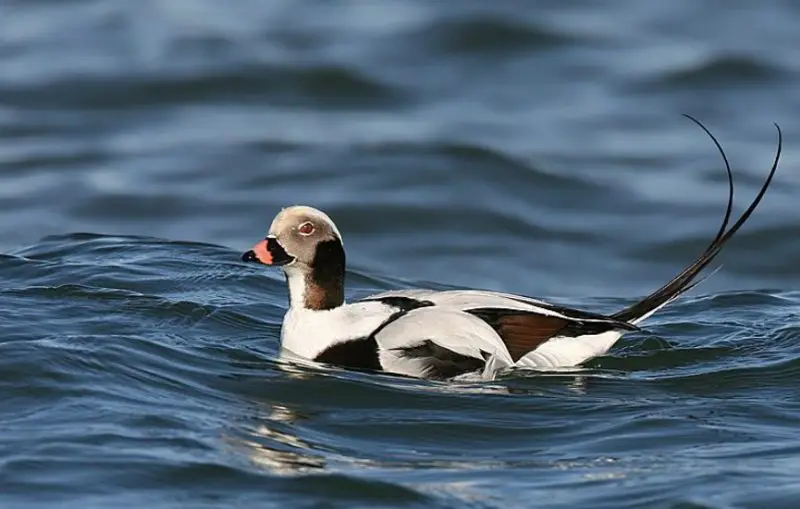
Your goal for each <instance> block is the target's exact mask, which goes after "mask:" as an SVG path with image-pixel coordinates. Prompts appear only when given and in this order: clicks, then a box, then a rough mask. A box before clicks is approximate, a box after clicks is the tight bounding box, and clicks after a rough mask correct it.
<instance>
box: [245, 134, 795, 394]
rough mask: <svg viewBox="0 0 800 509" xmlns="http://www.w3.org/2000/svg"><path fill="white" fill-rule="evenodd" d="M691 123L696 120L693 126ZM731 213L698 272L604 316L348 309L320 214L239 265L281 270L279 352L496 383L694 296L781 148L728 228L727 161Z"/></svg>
mask: <svg viewBox="0 0 800 509" xmlns="http://www.w3.org/2000/svg"><path fill="white" fill-rule="evenodd" d="M692 120H694V119H692ZM696 123H698V125H700V127H701V128H702V129H703V130H704V131H705V132H706V133H707V134H708V135H709V136H710V137H711V139H712V140H713V141H714V143H715V144H716V146H717V149H718V150H719V152H720V154H721V155H722V157H723V160H724V162H725V168H726V171H727V174H728V184H729V186H728V187H729V192H728V204H727V210H726V212H725V216H724V219H723V222H722V225H721V226H720V228H719V230H718V231H717V234H716V236H715V237H714V239H713V240H712V241H711V243H710V244H709V245H708V247H707V248H706V249H705V251H703V253H702V254H701V255H700V256H699V258H697V259H696V260H695V261H694V262H693V263H691V264H690V265H688V266H687V267H686V268H685V269H684V270H683V271H681V272H680V273H679V274H678V275H677V276H675V277H674V278H673V279H672V280H670V281H669V282H668V283H666V284H665V285H664V286H662V287H661V288H659V289H657V290H655V291H654V292H653V293H651V294H650V295H648V296H646V297H645V298H643V299H642V300H640V301H639V302H636V303H635V304H633V305H631V306H628V307H626V308H625V309H621V310H619V311H617V312H616V313H613V314H610V315H604V314H599V313H594V312H591V311H584V310H579V309H572V308H569V307H565V306H559V305H556V304H552V303H549V302H546V301H544V300H540V299H534V298H530V297H525V296H521V295H512V294H508V293H501V292H493V291H485V290H449V291H436V290H429V289H410V290H395V291H387V292H383V293H378V294H375V295H372V296H369V297H367V298H364V299H361V300H358V301H356V302H349V303H348V302H346V301H345V250H344V243H343V241H342V235H341V233H340V232H339V229H338V228H337V227H336V224H335V223H334V222H333V220H332V219H331V218H330V217H329V216H328V215H327V214H325V213H324V212H322V211H320V210H317V209H315V208H312V207H309V206H292V207H288V208H284V209H282V210H281V211H280V212H279V213H278V215H277V216H276V217H275V218H274V220H273V221H272V225H271V226H270V228H269V234H268V235H267V236H266V238H265V239H264V240H261V241H260V242H258V243H257V244H256V245H255V246H254V247H253V248H252V249H251V250H249V251H247V252H245V253H244V254H243V256H242V260H243V261H246V262H257V263H262V264H264V265H269V266H279V267H281V268H282V269H283V271H284V273H285V276H286V280H287V283H288V287H289V309H288V311H287V312H286V315H285V317H284V320H283V325H282V328H281V345H282V350H284V351H285V352H286V353H289V354H290V355H291V354H293V355H295V356H300V357H301V358H305V359H309V360H313V361H316V362H319V363H325V364H331V365H336V366H340V367H344V368H351V369H359V370H375V371H383V372H387V373H393V374H398V375H406V376H411V377H419V378H428V379H449V378H453V377H457V376H460V375H470V376H471V375H478V376H480V377H482V378H484V379H492V378H494V377H495V376H496V375H497V374H498V373H500V372H502V371H503V370H506V369H508V368H515V367H523V368H533V369H538V370H548V369H553V368H565V367H574V366H578V365H580V364H581V363H584V362H586V361H587V360H590V359H592V358H594V357H597V356H600V355H603V354H605V353H606V352H607V351H608V350H609V349H610V348H611V347H612V346H613V345H614V344H615V343H616V342H617V341H618V340H619V339H620V337H622V335H623V334H625V333H627V332H630V331H634V330H637V329H638V328H639V327H638V325H639V324H640V323H641V322H642V321H643V320H645V319H646V318H647V317H649V316H650V315H652V314H653V313H655V312H656V311H658V310H659V309H661V308H662V307H663V306H665V305H667V304H669V303H670V302H672V301H674V300H675V299H676V298H678V297H679V296H680V295H682V294H684V293H685V292H687V291H689V290H690V289H692V288H693V287H694V286H695V285H697V284H698V283H699V282H701V281H702V280H703V279H704V278H701V279H697V277H698V275H699V274H700V273H701V271H702V270H703V269H704V268H706V267H707V266H708V265H709V264H710V263H711V262H712V261H713V260H714V258H715V257H716V256H717V255H718V254H719V252H720V250H721V249H722V247H723V246H724V245H725V244H726V243H727V242H728V241H729V240H730V239H731V237H733V235H734V234H735V233H736V232H737V231H738V230H739V228H741V226H742V225H743V224H744V223H745V221H747V219H748V218H749V217H750V215H751V214H752V213H753V211H754V210H755V208H756V207H757V206H758V204H759V203H760V202H761V199H762V198H763V196H764V194H765V192H766V190H767V188H768V187H769V185H770V183H771V181H772V178H773V176H774V174H775V171H776V169H777V167H778V161H779V159H780V153H781V147H782V141H781V131H780V128H779V127H778V126H777V125H776V127H777V128H778V148H777V152H776V155H775V159H774V162H773V164H772V167H771V169H770V171H769V174H768V176H767V179H766V180H765V182H764V184H763V186H762V187H761V189H760V191H759V192H758V194H757V195H756V197H755V199H754V200H753V201H752V203H751V204H750V205H749V207H748V208H747V209H746V210H745V211H744V212H743V213H742V215H741V216H740V217H739V218H738V220H737V221H736V222H735V223H734V224H733V225H732V226H731V227H730V228H728V223H729V220H730V216H731V211H732V206H733V175H732V173H731V169H730V166H729V164H728V161H727V158H726V156H725V153H724V152H723V151H722V148H721V146H720V145H719V143H718V142H717V140H716V139H715V138H714V136H713V135H712V134H711V133H710V132H709V131H708V130H707V129H706V128H705V127H704V126H703V125H702V124H700V123H699V122H696Z"/></svg>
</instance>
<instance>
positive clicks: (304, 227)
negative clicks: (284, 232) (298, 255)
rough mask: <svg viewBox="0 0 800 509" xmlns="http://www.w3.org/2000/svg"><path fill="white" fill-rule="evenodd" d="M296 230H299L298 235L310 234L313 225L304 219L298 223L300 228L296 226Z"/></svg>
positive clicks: (312, 231)
mask: <svg viewBox="0 0 800 509" xmlns="http://www.w3.org/2000/svg"><path fill="white" fill-rule="evenodd" d="M297 231H299V232H300V235H311V234H312V233H314V225H313V224H311V223H310V222H308V221H306V222H305V223H303V224H301V225H300V228H298V229H297Z"/></svg>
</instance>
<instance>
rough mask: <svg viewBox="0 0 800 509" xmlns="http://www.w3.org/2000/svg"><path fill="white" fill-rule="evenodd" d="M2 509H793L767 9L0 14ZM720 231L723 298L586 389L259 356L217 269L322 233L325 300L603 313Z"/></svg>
mask: <svg viewBox="0 0 800 509" xmlns="http://www.w3.org/2000/svg"><path fill="white" fill-rule="evenodd" d="M0 12H2V15H0V33H2V34H3V35H2V38H0V70H2V72H0V218H2V221H0V253H1V254H0V316H2V320H0V388H2V394H3V397H2V398H0V506H2V507H4V508H15V507H37V508H38V507H66V508H73V507H74V508H84V507H114V508H125V507H131V508H133V507H135V508H139V507H150V508H153V509H162V508H186V507H192V508H195V507H230V508H233V507H248V508H249V507H347V508H354V507H426V508H428V507H475V508H492V507H498V508H500V507H502V508H508V507H539V506H541V507H589V506H590V507H595V508H606V507H607V508H624V507H664V508H666V507H672V508H694V507H698V508H699V507H715V508H723V507H724V508H729V507H730V508H732V507H737V508H739V507H767V506H770V507H793V506H794V505H795V501H796V500H797V499H798V498H799V497H800V477H798V474H797V472H798V467H800V449H799V448H798V442H797V439H796V437H797V429H798V425H799V424H800V393H799V392H798V385H797V378H798V376H799V375H800V346H798V344H800V332H799V331H798V325H797V323H798V321H797V312H796V310H797V309H798V304H800V293H798V291H797V288H798V286H799V283H800V271H798V269H797V260H798V259H800V237H798V235H797V224H798V210H797V204H796V196H797V193H798V191H799V190H800V177H798V172H797V168H798V164H799V162H800V152H799V151H798V148H797V147H798V145H797V143H796V140H797V139H798V137H799V136H800V126H798V124H797V118H798V115H799V114H800V91H799V90H800V89H798V87H797V83H798V79H800V60H798V59H797V58H796V49H797V48H798V47H800V35H799V34H800V32H798V31H797V26H798V22H800V8H798V7H797V5H796V4H795V3H793V2H788V1H770V2H762V3H758V4H756V3H753V2H743V1H725V2H722V1H713V2H703V3H698V2H691V1H689V0H678V1H673V2H669V3H665V4H663V5H659V6H657V5H655V4H650V3H648V4H644V3H642V2H634V1H633V0H629V1H617V2H611V1H603V2H583V1H578V0H573V1H567V2H553V1H550V2H537V3H536V5H535V6H534V5H533V4H532V3H530V2H512V1H509V2H502V3H495V4H491V6H490V5H489V4H487V3H486V2H477V1H475V2H471V1H464V2H422V1H403V2H401V1H398V0H373V1H369V2H366V1H364V2H358V1H344V0H341V1H334V2H319V1H312V0H302V1H298V0H293V1H289V0H286V1H270V2H261V1H256V0H249V1H248V0H240V1H237V2H232V3H230V2H227V3H220V2H214V1H211V0H195V1H192V2H178V1H176V2H125V1H122V0H70V1H67V0H64V1H59V2H53V1H46V0H25V1H22V0H6V1H5V2H0ZM680 113H690V114H693V115H695V116H697V117H698V118H700V119H701V120H703V121H704V122H706V123H707V125H708V126H709V128H711V129H712V130H713V131H714V132H715V133H716V134H717V135H718V136H719V138H720V141H721V142H722V143H723V145H724V146H725V148H726V150H727V151H728V153H729V156H730V158H731V160H732V162H733V167H734V171H735V173H736V184H737V192H736V199H737V207H738V208H737V210H742V209H743V207H744V206H745V205H746V203H747V202H748V200H749V199H750V197H752V196H753V195H754V194H755V192H756V190H757V189H758V186H759V185H760V183H761V181H762V179H763V178H764V177H765V176H766V173H767V170H768V169H769V165H770V162H771V159H772V157H773V153H774V149H775V141H776V134H775V131H774V128H773V126H772V124H771V123H772V122H778V123H780V124H781V126H782V127H783V129H784V134H785V142H786V144H785V150H784V157H783V160H782V165H781V168H780V169H779V173H778V176H777V178H776V181H775V183H774V186H773V188H772V189H771V190H770V191H769V193H768V195H767V197H766V200H765V201H764V203H763V204H762V206H761V207H760V208H759V210H758V211H757V212H756V214H755V215H754V216H753V218H752V221H751V222H749V223H748V224H747V225H746V226H745V227H744V229H743V230H742V231H741V232H740V234H739V235H737V237H736V238H735V239H734V241H733V242H732V243H731V244H730V245H729V246H728V248H727V249H726V251H725V252H724V253H723V255H722V256H721V257H720V261H721V263H722V264H723V265H724V267H723V269H722V270H721V271H720V272H719V273H718V274H716V275H715V276H714V277H713V278H711V279H710V280H708V281H707V282H706V283H704V284H703V285H702V286H701V287H699V288H698V289H697V290H695V291H694V292H693V293H692V294H691V295H690V296H688V297H687V298H684V299H682V300H681V301H679V302H678V303H676V304H675V305H673V306H671V307H669V308H667V309H665V310H664V311H663V312H662V313H660V314H658V315H656V316H655V317H653V319H651V320H650V321H649V322H648V325H649V326H648V328H647V330H646V331H645V332H642V333H635V334H630V335H627V336H625V338H624V339H623V340H622V341H620V343H619V344H618V345H617V346H616V347H615V348H614V349H613V350H612V351H611V352H609V354H608V355H607V356H604V357H602V358H599V359H595V360H593V361H591V362H589V363H587V365H586V366H584V368H583V369H582V370H580V371H576V372H571V373H557V374H552V373H551V374H542V373H519V374H515V375H511V376H507V377H504V378H502V379H499V380H496V381H494V382H491V383H474V384H473V383H433V382H425V381H416V380H405V379H398V378H395V377H388V376H379V375H370V374H364V373H351V372H346V371H342V370H335V369H317V368H310V367H300V366H292V365H289V364H285V363H282V362H280V361H279V360H278V358H277V348H278V333H279V329H280V323H281V319H282V316H283V313H284V312H285V310H286V305H287V302H286V290H285V287H284V282H283V279H282V276H281V275H280V273H279V272H277V271H271V270H268V269H266V268H262V267H255V266H250V265H247V264H243V263H241V262H240V261H239V255H240V253H241V252H242V250H244V249H247V248H249V247H250V245H252V244H253V243H254V242H255V241H257V240H258V239H259V238H261V237H262V236H263V235H264V233H265V232H266V230H267V228H268V226H269V223H270V221H271V220H272V217H273V215H274V214H275V213H276V212H277V211H278V210H279V209H280V207H282V206H285V205H290V204H296V203H304V204H309V205H313V206H316V207H319V208H322V209H324V210H326V211H327V212H329V213H330V215H331V216H332V217H334V219H335V220H336V222H337V224H338V226H339V228H340V230H341V231H342V232H343V235H344V239H345V245H346V247H347V250H348V261H349V272H348V296H349V297H351V298H355V297H359V296H363V295H366V294H368V293H370V292H374V291H380V290H385V289H392V288H406V287H413V286H431V287H436V288H461V287H479V288H487V289H493V290H502V291H506V292H518V293H523V294H527V295H533V296H542V297H546V298H549V299H552V300H554V301H556V302H559V303H562V304H568V305H573V306H579V307H582V308H586V309H590V310H595V311H613V310H615V309H618V308H620V307H623V306H625V305H627V304H629V303H631V302H633V301H634V300H635V299H636V298H637V297H641V296H643V295H644V294H646V293H648V292H649V291H651V290H653V289H655V288H657V287H658V286H660V285H661V284H662V283H663V282H665V281H666V280H667V279H669V278H670V277H671V276H673V275H674V274H675V273H677V272H678V271H679V270H680V269H681V268H682V267H683V266H684V265H685V264H687V263H688V262H690V261H691V260H692V259H693V258H694V257H695V256H697V255H698V254H699V253H700V252H701V251H702V249H703V247H704V244H705V243H706V242H708V240H710V238H711V237H712V236H713V234H714V232H715V231H716V228H717V225H718V224H719V221H720V220H721V218H722V214H723V212H724V204H725V197H726V187H725V186H726V185H725V173H724V171H723V169H722V166H721V164H720V160H719V156H718V154H717V153H716V152H715V149H714V147H713V145H712V144H711V142H710V141H709V140H708V139H707V138H705V137H704V135H703V134H702V133H701V132H700V131H699V130H698V129H697V128H696V127H695V126H693V125H692V124H691V123H689V122H688V121H687V120H685V119H683V118H681V117H680Z"/></svg>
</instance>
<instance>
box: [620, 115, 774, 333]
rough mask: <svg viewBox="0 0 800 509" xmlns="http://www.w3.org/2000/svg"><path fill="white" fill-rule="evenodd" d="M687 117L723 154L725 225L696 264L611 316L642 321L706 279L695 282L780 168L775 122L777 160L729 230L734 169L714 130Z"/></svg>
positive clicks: (755, 205)
mask: <svg viewBox="0 0 800 509" xmlns="http://www.w3.org/2000/svg"><path fill="white" fill-rule="evenodd" d="M684 116H685V117H686V118H688V119H689V120H691V121H692V122H694V123H695V124H697V125H698V126H699V127H700V128H701V129H702V130H703V131H704V132H705V133H706V134H707V135H708V137H709V138H711V141H713V142H714V145H716V147H717V150H718V151H719V153H720V155H721V156H722V160H723V162H724V163H725V171H726V172H727V173H728V206H727V208H726V210H725V217H724V219H723V220H722V225H721V226H720V228H719V230H718V231H717V235H716V236H715V237H714V240H712V241H711V243H710V244H709V245H708V247H707V248H706V250H705V251H703V253H702V254H701V255H700V257H699V258H698V259H697V260H696V261H695V262H694V263H692V264H691V265H689V266H688V267H686V268H685V269H684V270H683V271H682V272H681V273H680V274H678V275H677V276H675V277H674V278H672V280H671V281H670V282H668V283H667V284H665V285H664V286H662V287H661V288H659V289H658V290H656V291H654V292H653V293H651V294H650V295H648V296H647V297H645V298H644V299H642V300H641V301H639V302H637V303H636V304H633V305H632V306H629V307H627V308H625V309H623V310H621V311H619V312H617V313H615V314H614V315H612V316H613V317H614V318H615V319H617V320H622V321H626V322H632V323H636V322H639V321H640V320H643V319H645V318H647V317H648V316H650V315H651V314H652V313H654V312H655V311H657V310H658V309H659V308H661V307H662V306H664V305H666V304H668V303H669V302H671V301H672V300H674V299H676V298H678V297H679V296H680V295H682V294H684V293H686V292H687V291H689V290H691V289H692V288H694V287H695V286H696V285H697V284H698V283H700V282H701V281H702V280H703V279H705V278H703V279H701V280H698V281H695V279H696V278H697V276H698V275H699V274H700V272H701V271H702V270H703V269H704V268H706V267H707V266H708V264H710V263H711V262H712V261H713V260H714V258H716V256H717V255H718V254H719V253H720V251H721V250H722V247H723V246H724V245H725V244H726V243H727V242H728V240H730V238H731V237H733V235H734V234H735V233H736V232H737V231H738V230H739V228H741V227H742V225H743V224H744V223H745V221H747V219H748V218H749V217H750V215H751V214H752V213H753V211H754V210H755V209H756V207H757V206H758V204H759V203H760V202H761V199H762V198H763V197H764V194H765V193H766V192H767V188H768V187H769V185H770V184H771V183H772V177H773V176H774V175H775V171H776V170H777V169H778V161H779V160H780V158H781V149H782V148H783V134H782V133H781V128H780V126H779V125H778V124H775V128H776V129H777V130H778V149H777V151H776V152H775V159H774V160H773V162H772V167H771V168H770V171H769V175H768V176H767V179H766V181H764V185H762V186H761V190H760V191H759V192H758V194H757V195H756V197H755V199H754V200H753V202H752V203H751V204H750V206H749V207H747V209H746V210H745V211H744V212H743V213H742V215H741V216H740V217H739V219H737V220H736V222H735V223H734V224H733V226H731V227H730V229H729V230H727V231H726V228H727V227H728V222H729V221H730V218H731V212H732V210H733V173H732V172H731V166H730V164H729V163H728V158H727V156H726V155H725V151H724V150H723V149H722V145H720V143H719V141H717V139H716V137H714V135H713V134H711V131H709V130H708V129H707V128H706V126H704V125H703V124H702V123H701V122H700V121H699V120H697V119H696V118H694V117H692V116H690V115H684Z"/></svg>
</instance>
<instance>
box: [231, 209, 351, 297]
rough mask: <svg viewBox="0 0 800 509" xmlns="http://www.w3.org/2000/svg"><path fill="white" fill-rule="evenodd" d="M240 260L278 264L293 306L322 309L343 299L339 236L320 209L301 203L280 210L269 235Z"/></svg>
mask: <svg viewBox="0 0 800 509" xmlns="http://www.w3.org/2000/svg"><path fill="white" fill-rule="evenodd" d="M242 260H244V261H246V262H260V263H263V264H265V265H275V266H281V267H282V268H283V270H284V272H285V273H286V278H287V280H288V282H289V299H290V303H291V305H292V306H302V307H304V308H308V309H315V310H322V309H332V308H335V307H338V306H341V305H342V304H343V303H344V276H345V254H344V246H343V243H342V236H341V235H340V234H339V230H338V228H336V225H335V224H334V223H333V221H332V220H331V218H330V217H328V215H327V214H325V213H324V212H322V211H320V210H317V209H315V208H312V207H306V206H302V205H296V206H293V207H287V208H285V209H283V210H281V211H280V212H279V213H278V215H277V216H275V219H274V220H273V221H272V225H271V226H270V228H269V235H267V237H266V238H265V239H264V240H262V241H261V242H259V243H258V244H256V245H255V246H253V249H251V250H250V251H247V252H246V253H244V255H243V256H242Z"/></svg>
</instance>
